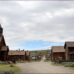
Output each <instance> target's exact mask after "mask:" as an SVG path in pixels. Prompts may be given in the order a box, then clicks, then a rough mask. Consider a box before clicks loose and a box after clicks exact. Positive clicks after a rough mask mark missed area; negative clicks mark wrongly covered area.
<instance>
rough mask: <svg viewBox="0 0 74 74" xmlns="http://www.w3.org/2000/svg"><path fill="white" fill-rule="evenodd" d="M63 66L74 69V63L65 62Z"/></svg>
mask: <svg viewBox="0 0 74 74" xmlns="http://www.w3.org/2000/svg"><path fill="white" fill-rule="evenodd" d="M62 65H64V66H65V67H74V62H63V63H62Z"/></svg>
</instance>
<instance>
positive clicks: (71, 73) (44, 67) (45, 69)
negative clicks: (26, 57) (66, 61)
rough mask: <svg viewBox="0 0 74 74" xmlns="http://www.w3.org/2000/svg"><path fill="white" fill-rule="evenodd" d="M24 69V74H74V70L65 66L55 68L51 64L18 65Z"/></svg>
mask: <svg viewBox="0 0 74 74" xmlns="http://www.w3.org/2000/svg"><path fill="white" fill-rule="evenodd" d="M17 66H19V67H20V68H21V69H22V72H23V73H24V74H26V73H27V74H28V73H29V74H31V73H32V74H35V73H36V74H39V73H45V74H46V73H49V74H51V73H56V74H60V73H63V74H74V70H71V69H70V68H68V67H63V66H53V65H51V62H31V63H19V64H17Z"/></svg>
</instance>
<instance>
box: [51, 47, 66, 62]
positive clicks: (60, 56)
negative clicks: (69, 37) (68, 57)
mask: <svg viewBox="0 0 74 74" xmlns="http://www.w3.org/2000/svg"><path fill="white" fill-rule="evenodd" d="M51 60H52V61H65V49H64V47H63V46H53V47H52V50H51Z"/></svg>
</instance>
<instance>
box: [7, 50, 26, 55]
mask: <svg viewBox="0 0 74 74" xmlns="http://www.w3.org/2000/svg"><path fill="white" fill-rule="evenodd" d="M8 55H25V51H13V50H12V51H9V52H8Z"/></svg>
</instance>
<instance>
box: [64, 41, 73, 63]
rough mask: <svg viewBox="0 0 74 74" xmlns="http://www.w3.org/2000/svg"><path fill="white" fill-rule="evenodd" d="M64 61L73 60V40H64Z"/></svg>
mask: <svg viewBox="0 0 74 74" xmlns="http://www.w3.org/2000/svg"><path fill="white" fill-rule="evenodd" d="M64 48H65V53H66V54H65V55H66V61H71V62H72V61H74V42H65V46H64Z"/></svg>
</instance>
